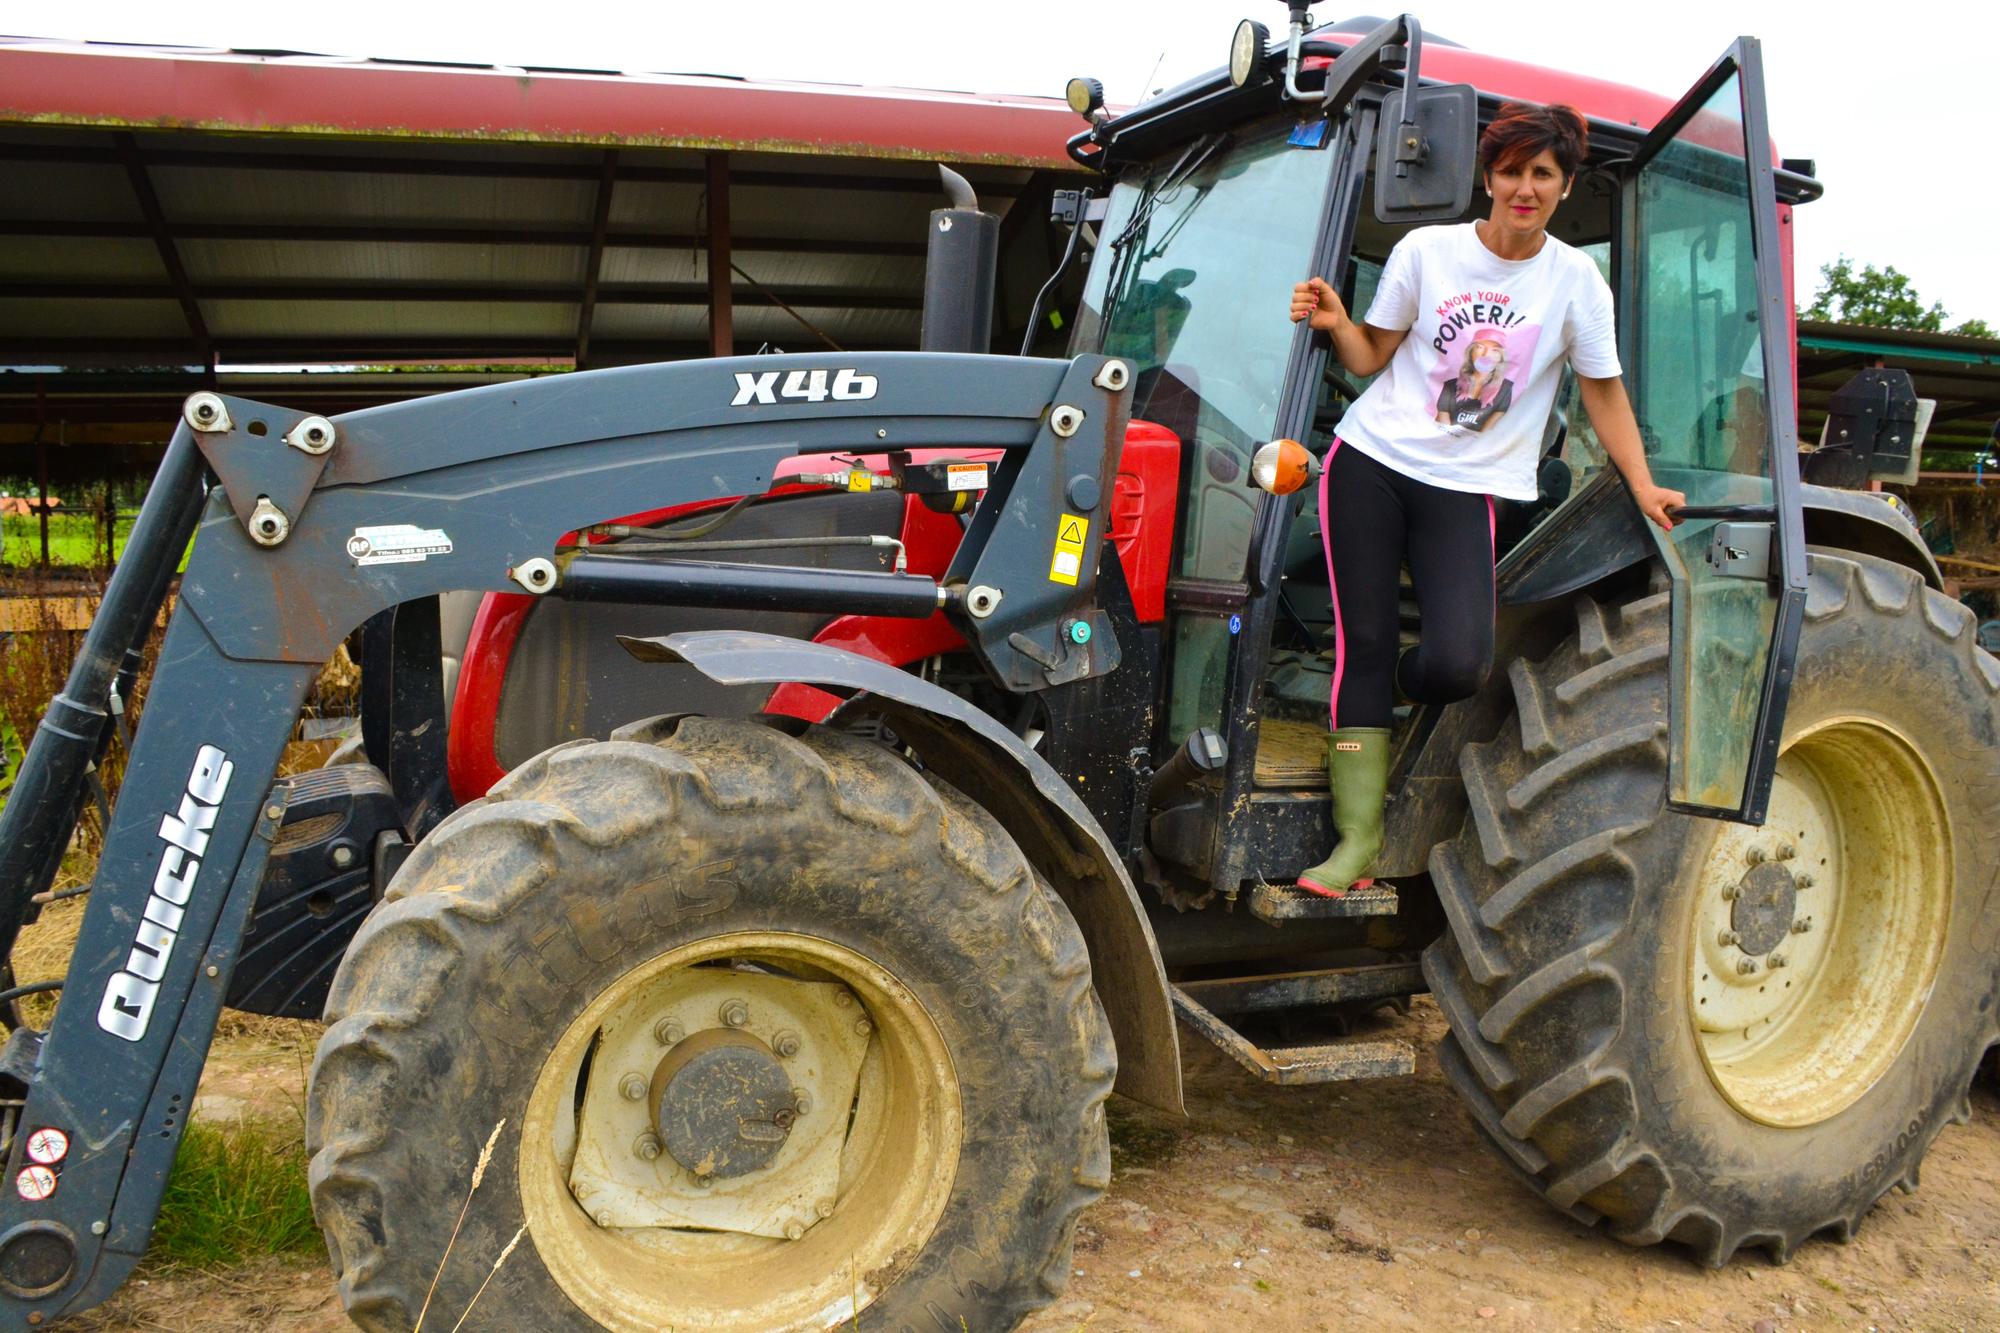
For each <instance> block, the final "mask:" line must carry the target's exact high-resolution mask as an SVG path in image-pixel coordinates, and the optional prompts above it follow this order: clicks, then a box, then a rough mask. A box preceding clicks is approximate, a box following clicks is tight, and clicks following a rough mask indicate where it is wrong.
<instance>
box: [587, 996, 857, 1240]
mask: <svg viewBox="0 0 2000 1333" xmlns="http://www.w3.org/2000/svg"><path fill="white" fill-rule="evenodd" d="M871 1032H872V1026H871V1024H870V1022H869V1019H868V1017H867V1015H866V1013H865V1011H864V1009H863V1007H862V1006H861V1005H860V1004H859V1003H858V1002H857V1001H856V998H855V995H854V992H853V991H851V990H850V989H849V988H848V987H846V986H845V985H842V984H840V983H839V982H832V981H821V980H816V979H811V980H809V979H805V978H800V977H791V976H784V975H779V974H776V973H772V972H765V971H756V970H752V971H739V970H737V969H735V968H733V967H690V968H685V969H683V970H680V971H678V972H675V973H672V974H670V975H668V976H665V977H662V978H661V979H660V980H658V981H656V982H653V983H651V984H649V985H647V986H644V987H640V988H635V990H634V991H633V992H632V993H631V994H630V995H629V996H628V998H627V999H626V1000H625V1001H624V1002H623V1003H621V1004H620V1005H618V1006H617V1007H616V1009H615V1010H613V1011H612V1012H611V1013H610V1014H609V1015H607V1016H606V1018H605V1020H604V1022H603V1024H602V1027H601V1028H600V1035H599V1039H598V1042H597V1045H596V1048H595V1052H594V1054H593V1056H592V1059H591V1065H590V1071H589V1075H588V1078H587V1080H586V1081H585V1085H584V1090H583V1091H584V1096H583V1106H582V1111H581V1114H580V1115H578V1117H577V1119H576V1122H575V1124H576V1142H575V1145H574V1148H573V1149H571V1150H570V1158H571V1160H570V1166H569V1190H570V1194H571V1196H572V1197H573V1198H574V1199H575V1200H576V1202H577V1203H578V1204H580V1205H581V1206H582V1207H583V1209H584V1211H585V1213H587V1214H588V1215H589V1217H590V1218H591V1220H592V1221H594V1222H595V1223H596V1224H597V1225H598V1226H600V1227H606V1228H623V1227H687V1228H698V1229H701V1230H707V1231H735V1232H742V1233H747V1234H749V1235H753V1236H770V1237H774V1238H782V1239H787V1240H797V1239H798V1238H799V1237H801V1236H803V1235H804V1234H806V1233H807V1232H808V1231H810V1230H812V1229H813V1228H814V1227H815V1226H817V1225H818V1224H819V1222H820V1221H821V1220H823V1219H824V1218H825V1217H827V1216H828V1215H829V1214H831V1213H832V1211H833V1207H834V1203H835V1201H836V1199H837V1197H838V1196H839V1193H840V1176H841V1168H842V1161H843V1150H844V1146H845V1143H846V1139H847V1135H848V1126H849V1111H850V1109H851V1108H853V1107H854V1106H855V1098H856V1096H857V1094H858V1093H859V1091H860V1089H861V1078H862V1064H863V1060H864V1058H865V1057H866V1055H867V1052H868V1049H869V1043H870V1041H871V1036H870V1034H871ZM662 1048H664V1050H663V1049H662Z"/></svg>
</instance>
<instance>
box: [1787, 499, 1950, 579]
mask: <svg viewBox="0 0 2000 1333" xmlns="http://www.w3.org/2000/svg"><path fill="white" fill-rule="evenodd" d="M1799 503H1800V505H1801V506H1802V507H1803V508H1804V510H1805V520H1806V545H1808V546H1827V547H1832V548H1833V549H1834V550H1838V551H1853V552H1855V553H1857V554H1859V555H1872V556H1874V557H1875V558H1876V559H1878V560H1887V561H1889V562H1891V563H1892V564H1898V565H1902V566H1904V567H1906V568H1908V569H1912V570H1915V571H1916V573H1917V575H1918V577H1920V578H1922V579H1923V581H1924V582H1925V583H1926V584H1928V585H1929V586H1930V587H1932V588H1935V589H1936V590H1937V591H1939V592H1943V591H1944V575H1943V573H1942V572H1940V571H1939V569H1938V566H1937V560H1936V558H1935V557H1933V556H1932V555H1931V548H1930V547H1928V546H1926V545H1924V538H1923V534H1922V533H1920V532H1918V531H1917V525H1916V524H1915V523H1912V522H1911V521H1910V517H1909V513H1908V510H1907V509H1906V508H1905V507H1904V506H1903V502H1902V501H1901V500H1900V499H1898V498H1897V497H1896V496H1894V495H1891V494H1889V493H1888V492H1886V491H1842V490H1835V489H1834V488H1833V487H1831V486H1801V487H1799Z"/></svg>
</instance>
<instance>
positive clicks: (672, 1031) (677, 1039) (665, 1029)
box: [653, 1018, 687, 1046]
mask: <svg viewBox="0 0 2000 1333" xmlns="http://www.w3.org/2000/svg"><path fill="white" fill-rule="evenodd" d="M685 1036H687V1029H686V1028H684V1027H682V1026H681V1025H680V1024H679V1023H676V1022H674V1020H673V1019H671V1018H663V1019H661V1020H660V1021H659V1022H657V1023H655V1024H653V1040H654V1041H657V1042H658V1043H660V1045H662V1046H678V1045H680V1043H681V1039H682V1038H683V1037H685Z"/></svg>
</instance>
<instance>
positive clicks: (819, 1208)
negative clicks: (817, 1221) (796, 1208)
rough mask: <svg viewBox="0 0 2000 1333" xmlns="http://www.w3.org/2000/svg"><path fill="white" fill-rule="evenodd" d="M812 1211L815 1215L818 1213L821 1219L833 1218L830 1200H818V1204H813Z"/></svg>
mask: <svg viewBox="0 0 2000 1333" xmlns="http://www.w3.org/2000/svg"><path fill="white" fill-rule="evenodd" d="M813 1211H814V1212H815V1213H818V1214H819V1215H820V1216H821V1217H832V1216H833V1200H832V1199H821V1200H820V1201H819V1202H818V1203H816V1204H814V1205H813Z"/></svg>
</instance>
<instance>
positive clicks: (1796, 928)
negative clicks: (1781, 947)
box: [1792, 916, 1812, 935]
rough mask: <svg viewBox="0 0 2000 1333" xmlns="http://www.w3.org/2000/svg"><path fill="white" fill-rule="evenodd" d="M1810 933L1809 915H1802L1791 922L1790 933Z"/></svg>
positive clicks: (1810, 921) (1810, 920)
mask: <svg viewBox="0 0 2000 1333" xmlns="http://www.w3.org/2000/svg"><path fill="white" fill-rule="evenodd" d="M1811 933H1812V918H1811V917H1809V916H1802V917H1800V918H1799V919H1798V920H1797V921H1794V922H1792V934H1794V935H1810V934H1811Z"/></svg>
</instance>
